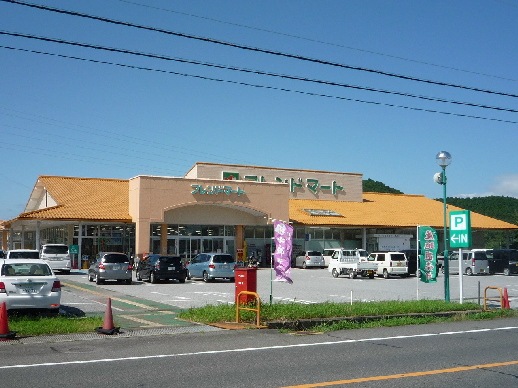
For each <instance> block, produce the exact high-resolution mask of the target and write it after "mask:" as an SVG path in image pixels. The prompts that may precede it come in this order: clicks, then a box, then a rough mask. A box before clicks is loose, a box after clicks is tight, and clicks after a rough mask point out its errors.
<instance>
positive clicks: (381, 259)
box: [368, 252, 408, 279]
mask: <svg viewBox="0 0 518 388" xmlns="http://www.w3.org/2000/svg"><path fill="white" fill-rule="evenodd" d="M368 261H369V262H371V263H372V262H374V263H377V264H378V271H377V272H376V274H377V275H378V276H383V277H384V278H385V279H388V277H389V276H390V275H399V276H402V277H404V276H408V260H407V258H406V256H405V254H404V253H403V252H372V253H371V254H370V255H369V258H368Z"/></svg>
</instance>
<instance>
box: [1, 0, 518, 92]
mask: <svg viewBox="0 0 518 388" xmlns="http://www.w3.org/2000/svg"><path fill="white" fill-rule="evenodd" d="M0 1H2V2H5V3H13V4H19V5H24V6H27V7H32V8H37V9H41V10H45V11H51V12H57V13H61V14H65V15H71V16H77V17H82V18H87V19H92V20H97V21H101V22H105V23H111V24H115V25H121V26H126V27H133V28H138V29H142V30H147V31H153V32H160V33H163V34H168V35H172V36H178V37H182V38H187V39H194V40H198V41H202V42H207V43H214V44H219V45H223V46H227V47H233V48H238V49H243V50H249V51H254V52H259V53H263V54H271V55H276V56H282V57H286V58H291V59H298V60H301V61H306V62H312V63H318V64H321V65H329V66H335V67H340V68H344V69H350V70H358V71H363V72H368V73H373V74H378V75H385V76H388V77H395V78H400V79H405V80H409V81H416V82H423V83H427V84H432V85H438V86H448V87H453V88H458V89H464V90H471V91H476V92H481V93H488V94H496V95H501V96H506V97H514V98H516V97H518V95H516V94H512V93H505V92H498V91H493V90H489V89H482V88H477V87H471V86H465V85H458V84H452V83H448V82H440V81H433V80H429V79H423V78H418V77H411V76H406V75H403V74H396V73H391V72H387V71H383V70H376V69H369V68H366V67H359V66H351V65H346V64H342V63H337V62H332V61H326V60H323V59H317V58H310V57H306V56H303V55H296V54H289V53H285V52H281V51H275V50H269V49H263V48H259V47H252V46H247V45H242V44H238V43H232V42H225V41H221V40H217V39H212V38H206V37H201V36H196V35H191V34H186V33H183V32H175V31H171V30H165V29H162V28H157V27H149V26H144V25H140V24H134V23H129V22H124V21H120V20H115V19H110V18H106V17H101V16H95V15H90V14H86V13H80V12H75V11H68V10H65V9H62V8H54V7H48V6H44V5H39V4H33V3H27V2H25V1H19V0H0Z"/></svg>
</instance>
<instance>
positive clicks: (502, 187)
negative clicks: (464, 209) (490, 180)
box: [457, 174, 518, 198]
mask: <svg viewBox="0 0 518 388" xmlns="http://www.w3.org/2000/svg"><path fill="white" fill-rule="evenodd" d="M494 180H495V183H494V184H493V185H491V186H490V187H489V191H487V192H485V193H470V194H459V195H457V197H459V198H474V197H489V196H491V195H497V196H504V197H514V198H518V174H506V175H499V176H496V177H495V178H494Z"/></svg>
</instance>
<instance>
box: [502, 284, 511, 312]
mask: <svg viewBox="0 0 518 388" xmlns="http://www.w3.org/2000/svg"><path fill="white" fill-rule="evenodd" d="M502 308H504V309H510V308H511V306H510V305H509V296H508V295H507V287H505V288H504V303H503V306H502Z"/></svg>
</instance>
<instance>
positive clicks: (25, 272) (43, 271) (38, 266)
mask: <svg viewBox="0 0 518 388" xmlns="http://www.w3.org/2000/svg"><path fill="white" fill-rule="evenodd" d="M2 302H5V305H6V308H7V309H8V310H14V309H20V310H22V309H23V310H25V309H45V310H50V311H51V312H52V313H56V314H57V313H59V306H60V302H61V283H60V281H59V280H58V278H57V277H56V275H54V273H53V272H52V270H51V269H50V267H49V266H48V264H47V263H45V262H44V261H43V260H32V259H31V260H21V259H12V260H9V259H5V260H0V304H1V303H2Z"/></svg>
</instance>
